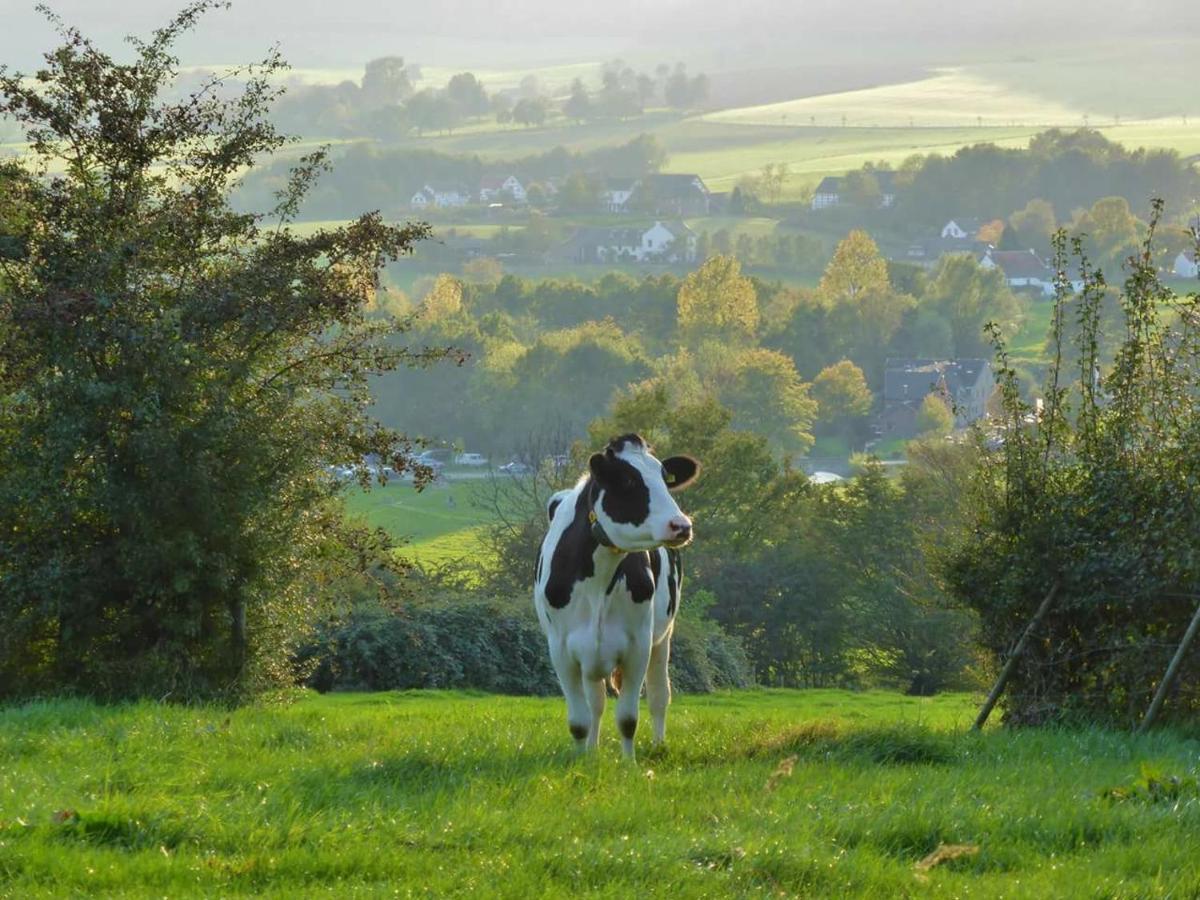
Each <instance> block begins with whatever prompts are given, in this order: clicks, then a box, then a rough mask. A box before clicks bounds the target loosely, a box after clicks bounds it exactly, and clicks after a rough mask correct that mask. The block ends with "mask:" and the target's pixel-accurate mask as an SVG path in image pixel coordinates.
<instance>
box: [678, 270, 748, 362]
mask: <svg viewBox="0 0 1200 900" xmlns="http://www.w3.org/2000/svg"><path fill="white" fill-rule="evenodd" d="M678 310H679V328H680V330H681V331H682V332H683V333H684V334H685V335H688V336H690V337H693V338H695V337H699V336H703V335H711V336H714V337H719V338H721V339H724V340H730V339H732V340H735V341H736V340H741V341H747V340H749V339H750V338H752V337H753V336H754V334H755V332H756V331H757V330H758V294H757V292H756V291H755V289H754V283H753V282H752V281H751V280H750V279H749V278H747V277H746V276H744V275H743V274H742V267H741V264H740V263H739V262H738V260H737V258H736V257H733V256H722V255H717V256H710V257H709V258H708V259H706V260H705V261H704V262H703V263H702V264H701V265H700V268H698V269H697V270H696V271H694V272H692V273H690V274H689V275H688V276H687V278H685V279H684V281H683V284H681V285H680V286H679V297H678Z"/></svg>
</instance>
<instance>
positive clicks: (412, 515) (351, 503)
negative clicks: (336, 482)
mask: <svg viewBox="0 0 1200 900" xmlns="http://www.w3.org/2000/svg"><path fill="white" fill-rule="evenodd" d="M477 488H478V483H477V482H471V481H459V482H453V483H451V484H448V485H447V484H437V485H433V486H430V487H428V488H426V489H425V490H424V491H420V492H417V491H416V490H414V489H413V487H412V485H411V484H409V483H407V482H403V481H394V482H391V483H389V484H388V485H386V486H385V487H378V486H376V487H374V488H372V489H371V490H370V491H362V490H359V489H358V488H352V489H350V490H349V491H348V492H347V494H346V506H347V507H348V509H349V511H350V513H351V514H352V515H356V516H362V517H363V518H364V519H365V520H366V521H367V522H368V523H369V524H370V525H372V526H374V527H376V528H382V529H383V530H384V531H386V532H387V533H388V534H390V535H391V536H392V537H394V538H396V539H404V540H406V541H407V543H406V544H405V545H404V547H403V548H402V549H401V551H400V552H401V554H402V555H403V556H404V557H406V558H408V559H411V560H414V561H416V562H419V563H422V564H424V565H440V564H443V563H448V562H453V561H454V560H458V559H463V558H465V557H477V556H478V555H479V553H480V551H481V539H482V531H483V530H484V529H485V528H486V527H487V524H488V523H489V522H491V521H492V519H493V516H492V514H491V513H490V512H489V511H488V510H487V509H485V508H483V507H482V506H481V505H480V502H479V499H480V498H479V496H478V495H477V494H476V490H477ZM451 501H453V505H451Z"/></svg>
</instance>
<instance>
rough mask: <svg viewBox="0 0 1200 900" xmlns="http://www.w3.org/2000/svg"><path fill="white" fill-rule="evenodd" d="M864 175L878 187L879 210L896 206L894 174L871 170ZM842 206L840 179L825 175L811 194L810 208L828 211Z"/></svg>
mask: <svg viewBox="0 0 1200 900" xmlns="http://www.w3.org/2000/svg"><path fill="white" fill-rule="evenodd" d="M864 174H868V175H872V176H874V178H875V181H876V183H877V184H878V185H879V208H880V209H890V208H891V207H893V206H895V205H896V173H895V172H893V171H891V170H890V169H873V170H871V171H870V172H866V173H864ZM841 205H842V179H841V178H837V177H835V176H833V175H826V176H825V177H824V178H822V179H821V183H820V184H818V185H817V189H816V191H814V192H813V198H812V208H813V209H829V208H830V207H833V206H841Z"/></svg>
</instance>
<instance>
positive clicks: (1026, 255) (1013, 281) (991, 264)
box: [979, 248, 1054, 297]
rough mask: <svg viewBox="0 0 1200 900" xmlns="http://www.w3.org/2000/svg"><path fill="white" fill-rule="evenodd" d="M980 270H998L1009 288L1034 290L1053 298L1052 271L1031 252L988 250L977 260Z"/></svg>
mask: <svg viewBox="0 0 1200 900" xmlns="http://www.w3.org/2000/svg"><path fill="white" fill-rule="evenodd" d="M979 267H980V268H981V269H999V270H1000V271H1001V272H1002V273H1003V274H1004V280H1005V281H1007V282H1008V286H1009V287H1028V288H1036V289H1037V290H1039V291H1041V292H1042V295H1043V296H1046V297H1052V296H1054V270H1053V269H1051V268H1050V267H1049V266H1048V265H1046V264H1045V263H1044V262H1042V260H1041V258H1040V257H1039V256H1038V255H1037V254H1036V253H1034V252H1033V251H1032V250H994V249H991V248H989V249H988V250H987V252H985V253H984V254H983V256H982V257H981V258H980V260H979Z"/></svg>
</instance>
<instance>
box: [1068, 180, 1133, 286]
mask: <svg viewBox="0 0 1200 900" xmlns="http://www.w3.org/2000/svg"><path fill="white" fill-rule="evenodd" d="M1071 231H1072V232H1073V233H1074V234H1076V235H1078V236H1080V237H1082V238H1083V247H1084V250H1085V252H1086V253H1087V255H1088V256H1089V257H1090V258H1091V259H1092V260H1095V261H1096V262H1097V263H1098V264H1102V265H1107V266H1109V267H1110V269H1119V267H1120V266H1121V264H1122V263H1123V262H1124V261H1125V259H1126V257H1128V256H1130V255H1131V254H1133V253H1136V252H1137V250H1138V247H1139V246H1140V244H1141V242H1142V241H1143V240H1144V239H1145V234H1146V225H1145V223H1143V222H1141V221H1139V220H1138V218H1137V217H1136V216H1135V215H1134V214H1133V212H1132V211H1131V210H1130V208H1129V201H1128V200H1126V199H1125V198H1124V197H1104V198H1103V199H1100V200H1097V201H1096V202H1095V203H1093V204H1092V207H1091V209H1089V210H1088V211H1087V212H1085V213H1083V214H1082V215H1080V216H1078V217H1077V218H1076V219H1075V221H1074V222H1073V223H1072V225H1071Z"/></svg>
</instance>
